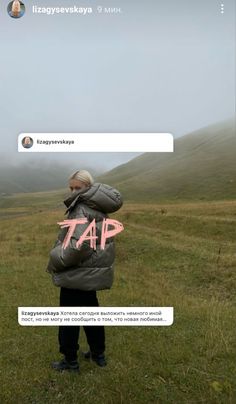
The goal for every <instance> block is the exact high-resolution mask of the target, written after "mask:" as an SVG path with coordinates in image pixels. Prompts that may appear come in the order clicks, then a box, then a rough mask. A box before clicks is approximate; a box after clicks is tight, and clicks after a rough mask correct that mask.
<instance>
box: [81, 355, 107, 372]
mask: <svg viewBox="0 0 236 404" xmlns="http://www.w3.org/2000/svg"><path fill="white" fill-rule="evenodd" d="M83 356H84V358H85V359H92V360H93V361H94V362H96V364H97V365H98V366H100V367H102V368H103V367H104V366H106V365H107V362H106V358H105V355H104V353H102V354H94V353H92V352H90V351H88V352H83Z"/></svg>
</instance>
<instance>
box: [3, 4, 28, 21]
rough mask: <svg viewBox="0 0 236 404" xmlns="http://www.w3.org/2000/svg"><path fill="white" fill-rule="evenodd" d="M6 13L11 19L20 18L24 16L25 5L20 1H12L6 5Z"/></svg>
mask: <svg viewBox="0 0 236 404" xmlns="http://www.w3.org/2000/svg"><path fill="white" fill-rule="evenodd" d="M7 12H8V14H9V16H10V17H12V18H20V17H22V16H23V15H24V14H25V5H24V3H22V1H19V0H13V1H11V2H10V3H9V4H8V6H7Z"/></svg>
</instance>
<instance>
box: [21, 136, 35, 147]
mask: <svg viewBox="0 0 236 404" xmlns="http://www.w3.org/2000/svg"><path fill="white" fill-rule="evenodd" d="M21 143H22V146H23V147H24V148H25V149H30V148H31V147H32V146H33V144H34V141H33V139H32V137H29V136H25V137H24V138H23V139H22V142H21Z"/></svg>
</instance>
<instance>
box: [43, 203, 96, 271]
mask: <svg viewBox="0 0 236 404" xmlns="http://www.w3.org/2000/svg"><path fill="white" fill-rule="evenodd" d="M80 218H83V219H87V217H86V212H85V210H84V209H83V207H81V208H79V209H78V211H77V213H76V219H80ZM88 225H89V222H87V223H84V224H77V225H76V228H75V230H74V232H73V235H72V237H71V238H70V241H69V244H68V246H67V247H66V248H64V247H63V240H61V237H60V236H59V238H58V240H57V242H56V244H55V246H54V248H53V249H52V250H51V252H50V259H49V263H48V266H47V272H50V273H53V272H61V271H65V270H67V269H71V268H73V267H78V266H79V265H80V263H81V262H82V261H84V260H86V259H88V258H89V257H90V255H92V253H93V249H92V248H91V247H90V242H89V240H85V241H84V242H83V243H82V244H81V245H80V246H79V247H77V246H76V243H77V241H78V240H79V239H80V237H81V236H82V234H83V233H84V231H85V230H86V228H87V227H88ZM67 231H68V230H67ZM66 233H67V232H66Z"/></svg>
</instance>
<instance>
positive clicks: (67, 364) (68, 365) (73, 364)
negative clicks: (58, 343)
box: [52, 359, 79, 373]
mask: <svg viewBox="0 0 236 404" xmlns="http://www.w3.org/2000/svg"><path fill="white" fill-rule="evenodd" d="M52 368H53V369H54V370H57V371H58V372H62V371H63V370H68V371H69V372H77V373H78V372H79V364H78V362H77V360H74V361H67V360H66V359H62V360H61V361H60V362H53V363H52Z"/></svg>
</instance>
